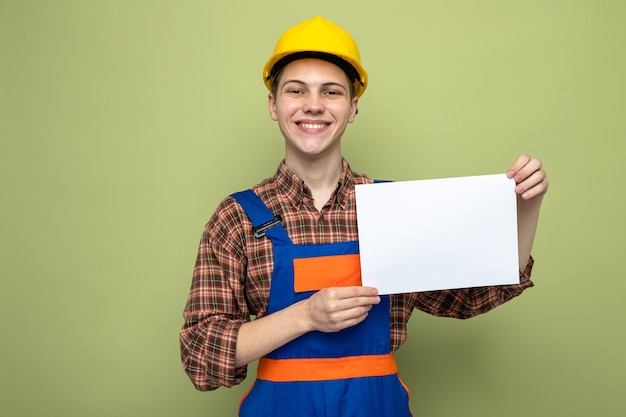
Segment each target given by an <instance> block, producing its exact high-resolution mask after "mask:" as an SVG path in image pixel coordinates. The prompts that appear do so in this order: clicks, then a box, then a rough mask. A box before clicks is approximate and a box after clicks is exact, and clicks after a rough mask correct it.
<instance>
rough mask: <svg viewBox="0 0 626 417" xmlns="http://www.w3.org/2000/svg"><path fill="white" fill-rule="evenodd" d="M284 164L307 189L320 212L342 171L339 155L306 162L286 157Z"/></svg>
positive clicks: (334, 188) (333, 190)
mask: <svg viewBox="0 0 626 417" xmlns="http://www.w3.org/2000/svg"><path fill="white" fill-rule="evenodd" d="M285 163H286V164H287V166H288V167H289V169H290V170H292V171H293V172H294V173H295V174H296V175H298V176H299V177H300V178H302V180H303V181H304V183H305V184H306V185H307V187H309V189H310V190H311V194H312V195H313V199H314V204H315V208H317V209H318V210H321V209H322V207H324V205H325V204H326V202H327V201H328V200H329V199H330V196H331V195H332V194H333V192H335V190H336V188H337V183H338V182H339V178H340V177H341V171H342V170H343V162H342V157H341V155H337V156H336V157H334V158H324V159H320V160H306V161H302V160H299V159H295V158H294V159H289V158H288V157H286V158H285Z"/></svg>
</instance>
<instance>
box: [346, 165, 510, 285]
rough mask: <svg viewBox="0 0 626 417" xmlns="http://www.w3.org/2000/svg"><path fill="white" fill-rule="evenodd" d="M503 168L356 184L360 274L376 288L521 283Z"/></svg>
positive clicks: (508, 194)
mask: <svg viewBox="0 0 626 417" xmlns="http://www.w3.org/2000/svg"><path fill="white" fill-rule="evenodd" d="M514 188H515V181H514V180H513V179H509V178H507V177H506V175H505V174H496V175H481V176H473V177H459V178H443V179H432V180H419V181H400V182H387V183H376V184H364V185H357V186H356V203H357V220H358V227H359V247H360V253H361V276H362V282H363V285H364V286H371V287H376V288H378V290H379V293H380V294H397V293H404V292H418V291H431V290H443V289H453V288H467V287H479V286H488V285H502V284H518V283H519V272H518V269H519V266H518V253H517V209H516V196H515V190H514Z"/></svg>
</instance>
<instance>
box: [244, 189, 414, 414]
mask: <svg viewBox="0 0 626 417" xmlns="http://www.w3.org/2000/svg"><path fill="white" fill-rule="evenodd" d="M233 197H234V198H235V200H237V202H238V203H239V204H240V205H241V206H242V208H243V209H244V210H245V212H246V214H247V215H248V217H249V218H250V221H251V222H252V224H253V227H254V231H255V236H256V237H258V238H261V239H264V238H269V239H270V240H271V241H272V244H273V253H274V269H273V273H272V279H271V287H270V297H269V305H268V314H272V313H274V312H276V311H279V310H282V309H284V308H286V307H288V306H290V305H292V304H294V303H296V302H298V301H300V300H304V299H306V298H308V297H310V296H311V295H312V294H313V293H314V292H315V290H318V289H321V288H317V289H313V288H305V290H304V291H301V290H297V288H298V287H299V285H298V279H299V278H298V276H299V275H298V274H299V272H298V265H299V263H298V262H299V261H304V262H305V263H308V262H310V261H313V262H315V261H324V262H325V261H329V262H334V263H332V265H338V264H337V263H336V262H342V260H343V259H349V258H354V256H358V253H359V244H358V241H349V242H339V243H331V244H313V245H295V244H293V243H292V241H291V239H290V238H289V236H288V235H287V232H286V230H285V229H284V228H283V225H282V224H281V222H280V218H277V217H275V216H274V214H272V212H271V211H270V210H269V208H267V206H266V205H265V204H264V203H263V201H262V200H261V199H260V198H259V197H258V196H257V195H256V194H255V193H254V192H253V191H251V190H246V191H242V192H240V193H235V194H233ZM309 265H313V268H314V265H315V264H309ZM333 268H334V267H333ZM341 269H342V268H337V270H338V271H339V270H341ZM313 270H315V268H314V269H313ZM333 270H334V269H333ZM352 272H354V271H352ZM338 273H339V274H342V272H338ZM356 273H358V274H359V279H360V269H359V270H357V271H356ZM331 278H333V277H331ZM325 279H326V283H328V282H329V281H328V277H325ZM338 280H339V281H341V277H338ZM338 285H341V283H339V284H337V286H338ZM325 286H330V285H325ZM333 286H336V285H333ZM300 287H301V285H300ZM389 309H390V306H389V296H381V302H380V304H377V305H374V306H372V309H371V311H370V312H369V314H368V316H367V318H366V319H365V320H364V321H363V322H361V323H359V324H357V325H356V326H353V327H349V328H346V329H344V330H341V331H339V332H336V333H323V332H319V331H313V332H309V333H306V334H304V335H302V336H300V337H298V338H297V339H295V340H293V341H291V342H289V343H287V344H286V345H284V346H282V347H280V348H278V349H276V350H275V351H273V352H271V353H270V354H268V355H267V356H266V357H264V358H261V359H260V360H259V368H258V371H257V379H256V381H255V382H254V385H253V386H252V388H251V389H250V391H249V392H248V393H247V394H246V395H245V396H244V398H243V399H242V402H241V405H240V409H239V415H240V416H241V417H295V416H311V417H312V416H315V417H318V416H326V417H340V416H341V417H348V416H355V417H356V416H359V417H366V416H376V417H405V416H407V417H408V416H411V415H412V414H411V411H410V409H409V393H408V390H407V389H406V387H405V386H404V384H403V383H402V381H401V380H400V378H399V376H398V373H397V367H396V364H395V360H394V357H393V353H392V352H391V348H390V318H389V314H390V310H389Z"/></svg>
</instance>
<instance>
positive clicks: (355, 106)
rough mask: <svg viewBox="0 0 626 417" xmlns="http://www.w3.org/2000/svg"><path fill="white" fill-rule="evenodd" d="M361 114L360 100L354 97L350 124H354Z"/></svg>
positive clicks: (349, 118) (349, 119)
mask: <svg viewBox="0 0 626 417" xmlns="http://www.w3.org/2000/svg"><path fill="white" fill-rule="evenodd" d="M358 112H359V98H358V97H356V96H354V97H352V111H351V112H350V117H348V123H352V122H354V119H355V117H356V115H357V113H358Z"/></svg>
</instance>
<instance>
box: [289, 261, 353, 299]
mask: <svg viewBox="0 0 626 417" xmlns="http://www.w3.org/2000/svg"><path fill="white" fill-rule="evenodd" d="M293 270H294V290H295V292H306V291H317V290H321V289H322V288H327V287H348V286H352V285H361V258H360V257H359V255H358V254H355V255H335V256H317V257H315V258H297V259H294V260H293Z"/></svg>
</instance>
